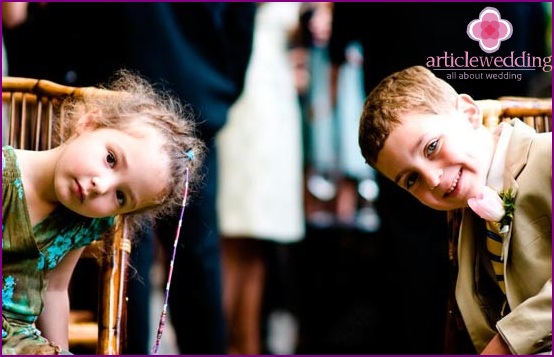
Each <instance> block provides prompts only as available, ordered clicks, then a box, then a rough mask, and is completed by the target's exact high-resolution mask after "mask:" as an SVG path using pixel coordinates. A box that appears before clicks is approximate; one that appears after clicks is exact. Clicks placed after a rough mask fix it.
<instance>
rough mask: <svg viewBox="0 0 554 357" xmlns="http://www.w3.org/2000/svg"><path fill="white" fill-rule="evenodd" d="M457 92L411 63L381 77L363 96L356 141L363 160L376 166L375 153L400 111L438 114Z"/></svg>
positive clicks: (452, 103)
mask: <svg viewBox="0 0 554 357" xmlns="http://www.w3.org/2000/svg"><path fill="white" fill-rule="evenodd" d="M457 95H458V93H457V92H456V91H455V90H454V88H452V86H450V85H449V84H448V83H446V82H445V81H444V80H442V79H440V78H437V77H436V76H435V75H434V74H433V73H432V72H431V71H430V70H428V69H427V68H425V67H422V66H414V67H409V68H407V69H404V70H402V71H399V72H396V73H393V74H391V75H390V76H388V77H386V78H385V79H383V80H382V81H381V82H380V83H379V84H378V85H377V86H376V87H375V88H374V89H373V90H372V91H371V93H369V95H368V96H367V98H366V100H365V104H364V108H363V112H362V115H361V118H360V127H359V133H358V134H359V135H358V143H359V145H360V149H361V151H362V155H363V157H364V159H365V160H366V162H367V163H368V164H369V165H371V166H375V164H376V163H377V156H378V155H379V152H380V151H381V150H382V149H383V146H384V145H385V141H386V140H387V138H388V137H389V135H390V133H391V131H392V130H393V129H394V127H395V126H396V125H398V124H400V122H401V121H400V119H401V116H402V115H405V114H408V113H413V112H416V113H422V114H439V113H445V112H449V111H450V110H452V109H453V108H455V103H456V96H457Z"/></svg>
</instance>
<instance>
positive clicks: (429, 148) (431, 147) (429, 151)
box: [425, 140, 439, 156]
mask: <svg viewBox="0 0 554 357" xmlns="http://www.w3.org/2000/svg"><path fill="white" fill-rule="evenodd" d="M438 145H439V141H438V140H435V141H432V142H431V143H430V144H429V145H428V146H427V148H426V149H425V154H426V155H427V156H430V155H432V154H433V153H434V152H435V150H437V147H438Z"/></svg>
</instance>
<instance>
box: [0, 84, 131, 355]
mask: <svg viewBox="0 0 554 357" xmlns="http://www.w3.org/2000/svg"><path fill="white" fill-rule="evenodd" d="M86 93H94V94H95V95H107V96H116V95H119V93H117V92H112V91H108V90H104V89H99V88H94V87H86V88H77V87H69V86H64V85H60V84H56V83H53V82H50V81H46V80H37V79H30V78H16V77H2V108H3V112H4V113H5V115H7V117H8V120H9V134H8V143H7V144H9V145H11V146H13V147H14V148H16V149H27V150H47V149H50V148H52V147H55V146H56V145H58V144H60V143H61V142H63V140H64V138H62V137H60V136H59V135H58V134H56V133H57V132H60V131H56V130H55V128H56V124H57V123H56V117H57V113H58V111H59V108H60V104H61V102H62V101H63V100H64V99H65V98H67V97H75V98H79V97H82V96H83V95H85V94H86ZM116 222H117V223H116V229H115V234H114V235H112V236H110V237H108V238H106V239H105V240H104V242H103V248H102V252H103V254H102V257H101V263H100V265H101V269H100V270H101V277H100V289H101V291H100V293H99V296H100V298H99V307H98V308H99V313H98V316H99V317H98V321H97V323H98V337H97V339H96V341H97V347H96V352H97V353H98V354H101V355H113V354H121V353H122V351H123V347H124V344H125V323H126V300H127V299H126V281H127V279H126V277H127V268H128V259H129V253H130V250H131V244H130V240H129V239H128V237H127V230H126V225H125V223H124V219H123V218H122V217H117V218H116ZM70 330H71V329H70Z"/></svg>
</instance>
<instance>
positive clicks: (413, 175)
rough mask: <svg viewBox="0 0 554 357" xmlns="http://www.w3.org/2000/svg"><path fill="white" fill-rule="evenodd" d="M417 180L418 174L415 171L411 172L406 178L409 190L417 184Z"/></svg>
mask: <svg viewBox="0 0 554 357" xmlns="http://www.w3.org/2000/svg"><path fill="white" fill-rule="evenodd" d="M416 181H417V174H416V173H415V172H414V173H411V174H409V175H408V177H407V178H406V189H407V190H409V189H410V188H411V187H412V186H413V185H415V183H416Z"/></svg>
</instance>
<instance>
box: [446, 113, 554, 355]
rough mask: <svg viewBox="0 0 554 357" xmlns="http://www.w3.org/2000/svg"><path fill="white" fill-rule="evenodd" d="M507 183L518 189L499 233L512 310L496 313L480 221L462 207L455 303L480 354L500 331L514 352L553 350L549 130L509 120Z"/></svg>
mask: <svg viewBox="0 0 554 357" xmlns="http://www.w3.org/2000/svg"><path fill="white" fill-rule="evenodd" d="M511 124H512V125H513V126H514V131H513V134H512V137H511V139H510V143H509V148H508V153H507V159H506V169H505V173H504V188H505V189H507V188H509V187H511V188H512V189H513V190H514V191H515V193H516V201H515V211H514V219H513V222H512V224H511V225H510V230H509V231H508V233H507V235H506V236H505V238H504V243H503V255H504V278H505V283H506V296H507V300H508V305H509V308H510V310H511V312H509V313H508V314H506V315H505V316H504V317H502V316H501V315H500V310H501V307H500V306H501V305H502V302H501V299H500V296H501V295H500V290H499V288H498V286H497V284H496V283H495V282H494V280H493V279H494V278H492V268H491V266H490V261H489V260H488V258H487V257H486V255H485V251H486V249H485V240H484V238H485V225H484V222H483V220H482V219H480V218H479V217H477V216H476V215H475V214H474V213H473V212H472V211H471V210H469V209H466V210H465V211H464V215H463V219H462V224H461V228H460V235H459V241H458V259H459V273H458V278H457V283H456V300H457V302H458V305H459V308H460V311H461V314H462V316H463V318H464V322H465V324H466V326H467V329H468V332H469V335H470V337H471V339H472V341H473V344H474V345H475V348H476V349H477V351H478V352H481V351H482V350H483V349H484V348H485V346H486V345H487V344H488V342H489V341H490V340H491V339H492V337H493V336H494V335H495V334H496V333H497V332H496V331H498V332H499V333H500V334H501V336H502V337H503V338H504V340H505V341H506V342H507V343H508V345H509V346H510V349H511V350H512V353H514V354H534V353H539V352H541V351H544V350H548V349H550V350H551V349H552V134H551V133H543V134H537V133H535V131H534V130H532V129H531V128H530V127H528V126H527V125H525V124H524V123H522V122H521V121H519V120H514V121H512V122H511Z"/></svg>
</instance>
